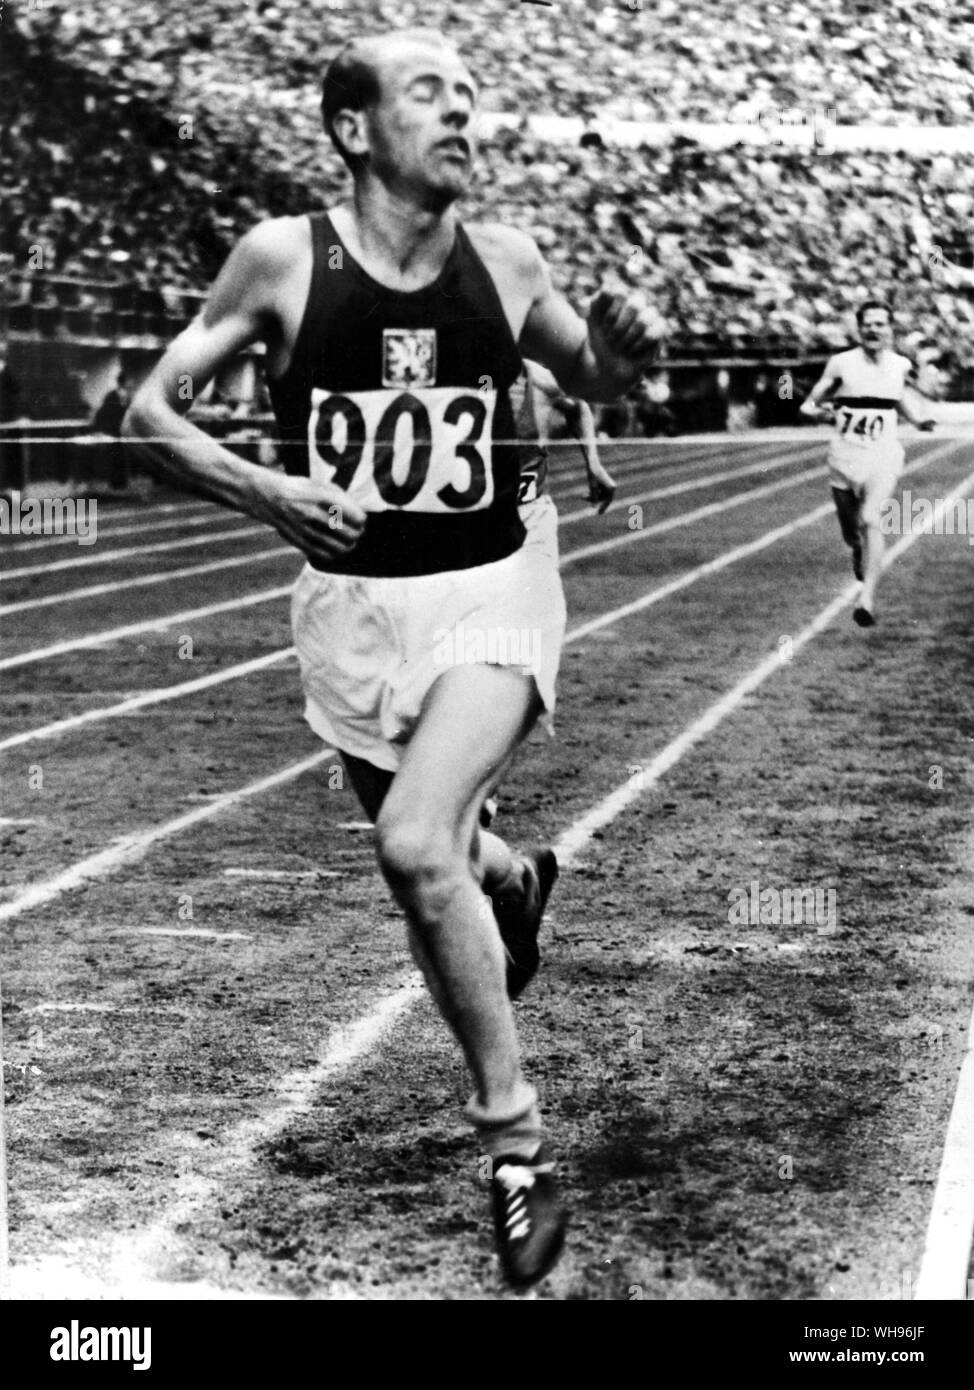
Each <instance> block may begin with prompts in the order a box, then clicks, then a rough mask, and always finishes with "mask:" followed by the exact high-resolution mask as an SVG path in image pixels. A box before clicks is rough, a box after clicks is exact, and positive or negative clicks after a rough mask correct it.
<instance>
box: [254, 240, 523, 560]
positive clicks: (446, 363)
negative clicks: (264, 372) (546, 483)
mask: <svg viewBox="0 0 974 1390" xmlns="http://www.w3.org/2000/svg"><path fill="white" fill-rule="evenodd" d="M310 222H311V232H312V255H313V260H312V272H311V287H310V290H309V293H308V302H307V305H306V307H305V312H304V317H303V320H302V323H301V328H300V330H299V332H298V337H297V341H296V343H295V346H294V352H293V354H292V358H291V362H290V364H289V366H288V369H287V371H286V372H285V373H284V374H283V376H281V377H279V378H278V379H277V380H273V379H271V378H270V377H268V387H269V390H270V396H271V403H272V405H273V407H274V413H275V415H276V417H277V423H278V428H279V431H280V437H281V439H282V441H284V442H283V444H282V447H281V455H282V461H283V463H284V466H285V468H286V469H287V471H288V472H289V473H297V474H303V475H305V476H310V477H311V478H318V479H321V480H322V481H327V482H331V483H334V484H335V485H336V486H338V487H340V488H343V489H344V490H345V491H347V492H348V493H349V495H350V496H352V497H354V498H355V500H356V501H358V502H359V503H360V504H361V505H362V507H363V508H364V510H365V511H366V513H367V519H366V524H365V530H364V531H363V533H362V536H361V538H360V539H359V541H358V543H357V544H356V545H355V546H354V547H353V549H352V550H351V551H349V552H348V553H347V554H346V555H343V556H341V557H340V558H336V559H335V560H334V561H333V562H331V563H330V564H329V565H328V566H327V569H328V570H329V571H330V572H335V573H339V574H359V575H376V576H383V577H399V576H406V575H418V574H434V573H437V572H439V571H442V570H463V569H469V568H470V567H472V566H474V565H484V564H488V563H490V562H491V561H494V560H501V559H503V558H504V557H505V556H507V555H510V554H512V553H513V552H514V551H515V550H517V549H518V548H519V547H520V545H521V544H522V542H523V540H524V527H523V526H522V524H521V521H520V518H519V517H518V513H517V488H518V463H519V460H518V453H517V449H516V446H514V445H512V444H511V443H509V442H507V443H504V442H500V441H510V440H512V439H513V438H514V421H513V417H512V410H511V402H510V396H509V390H510V387H511V386H512V384H513V383H514V381H515V379H516V378H517V376H518V373H519V372H520V369H521V356H520V353H519V352H518V348H517V344H516V343H515V341H514V338H513V335H512V334H511V330H510V326H509V324H508V322H507V319H506V317H505V315H504V310H503V307H502V305H501V302H500V298H499V296H498V293H497V290H496V288H495V286H494V282H493V280H492V279H491V277H490V274H489V272H488V271H487V268H486V266H485V265H484V263H483V261H482V260H481V259H480V257H479V256H478V255H477V252H476V251H475V250H474V248H473V246H472V245H471V243H470V239H469V237H468V236H467V234H466V232H464V230H463V228H462V227H460V226H458V227H457V233H456V240H455V242H454V245H453V249H452V250H451V252H450V255H449V256H448V258H447V260H446V263H445V265H444V266H443V269H442V271H441V272H440V274H439V276H438V277H437V278H436V280H435V281H433V283H432V284H430V285H427V286H425V287H424V288H423V289H420V290H414V291H408V292H404V291H400V290H393V289H388V288H386V287H385V286H384V285H380V284H379V283H378V281H376V280H373V279H372V277H371V276H370V275H369V274H368V273H367V272H366V271H365V270H364V269H363V267H362V266H361V265H359V263H358V262H357V261H356V260H354V259H353V257H352V256H351V255H350V254H349V252H348V249H347V248H346V247H345V245H344V243H343V242H342V240H341V238H340V237H339V236H338V233H337V232H336V231H335V228H334V226H333V224H332V221H331V219H330V217H329V216H328V215H327V213H320V214H315V215H313V216H312V217H311V218H310Z"/></svg>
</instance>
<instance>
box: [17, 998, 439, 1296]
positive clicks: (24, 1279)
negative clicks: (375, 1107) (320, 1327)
mask: <svg viewBox="0 0 974 1390" xmlns="http://www.w3.org/2000/svg"><path fill="white" fill-rule="evenodd" d="M425 993H426V990H425V987H424V985H423V983H422V981H421V980H420V978H419V977H418V976H417V975H414V974H412V972H410V974H409V975H405V976H400V977H399V981H398V983H397V984H396V986H395V987H394V988H393V989H392V990H391V991H389V992H388V993H386V994H385V995H383V996H382V997H381V998H380V999H379V1001H378V1003H377V1004H376V1005H375V1007H374V1008H372V1009H371V1010H370V1011H369V1012H368V1013H367V1014H365V1015H364V1016H363V1017H361V1018H358V1019H356V1020H355V1021H354V1022H353V1023H350V1024H340V1025H339V1026H338V1027H336V1028H334V1029H333V1030H332V1031H331V1033H329V1035H328V1039H327V1041H326V1042H325V1044H324V1046H323V1048H322V1050H321V1052H320V1054H319V1061H318V1062H317V1064H316V1065H315V1066H314V1067H312V1068H309V1069H307V1070H300V1071H292V1072H289V1073H287V1074H286V1075H284V1076H282V1077H281V1079H280V1080H279V1081H278V1082H277V1083H276V1085H275V1087H274V1099H273V1101H272V1103H271V1108H270V1109H269V1110H267V1111H265V1112H264V1113H263V1114H261V1115H259V1116H258V1117H256V1118H255V1119H248V1120H244V1121H242V1122H241V1123H240V1124H237V1125H234V1127H233V1128H232V1129H230V1130H229V1131H228V1132H227V1133H226V1134H221V1135H220V1138H219V1144H218V1145H217V1146H216V1147H215V1149H214V1151H213V1153H212V1155H211V1154H209V1153H207V1152H201V1153H199V1154H198V1156H197V1158H196V1163H197V1167H198V1168H202V1169H204V1171H203V1172H199V1171H197V1172H194V1173H186V1174H183V1176H182V1177H180V1178H179V1179H178V1181H177V1182H176V1183H175V1184H174V1190H173V1194H172V1197H171V1198H167V1203H166V1214H165V1216H163V1217H161V1218H160V1219H159V1220H157V1221H156V1222H154V1223H153V1224H152V1225H151V1226H148V1227H146V1228H145V1229H143V1230H142V1231H137V1232H132V1233H126V1234H124V1235H114V1236H111V1237H109V1238H108V1239H107V1240H106V1241H104V1242H99V1243H98V1255H99V1261H98V1263H99V1269H100V1270H103V1271H104V1273H102V1274H100V1275H99V1277H98V1279H97V1281H96V1280H93V1279H90V1278H84V1276H81V1275H80V1274H79V1272H77V1271H71V1270H65V1269H64V1266H63V1264H56V1263H55V1261H54V1260H53V1258H52V1257H48V1258H47V1260H46V1261H45V1262H44V1266H45V1267H44V1269H43V1270H41V1269H39V1268H38V1266H36V1265H35V1266H30V1265H16V1266H14V1267H13V1269H12V1270H11V1282H12V1284H13V1292H14V1296H15V1297H17V1298H32V1297H37V1294H36V1292H35V1290H36V1289H37V1288H38V1287H39V1275H41V1274H42V1273H43V1274H44V1276H45V1278H44V1285H43V1286H44V1287H45V1289H46V1292H45V1294H44V1297H48V1298H49V1297H52V1296H53V1294H52V1292H51V1290H52V1289H57V1288H58V1287H64V1286H67V1287H69V1288H71V1287H77V1286H79V1280H83V1282H82V1283H81V1284H80V1286H81V1287H83V1288H84V1289H85V1290H86V1296H88V1297H103V1296H105V1293H106V1289H108V1290H112V1291H113V1296H114V1295H115V1294H117V1295H118V1296H121V1297H124V1298H132V1297H136V1296H137V1297H143V1298H156V1299H159V1298H182V1297H184V1296H185V1293H184V1290H186V1289H187V1288H191V1289H192V1290H193V1291H194V1294H193V1296H194V1297H196V1298H246V1297H247V1295H246V1294H244V1293H238V1292H236V1291H233V1290H225V1289H220V1288H219V1286H215V1285H214V1284H213V1283H212V1282H210V1281H207V1282H205V1283H204V1282H202V1281H194V1282H193V1283H192V1284H188V1285H186V1284H178V1283H175V1282H173V1281H168V1280H165V1281H164V1280H155V1279H153V1278H152V1277H151V1270H152V1267H153V1266H155V1267H158V1266H159V1264H161V1263H165V1262H166V1261H167V1260H168V1259H169V1258H170V1257H171V1255H172V1253H173V1249H174V1246H181V1240H180V1237H179V1236H178V1235H177V1232H178V1230H179V1228H180V1227H181V1226H183V1225H184V1224H186V1223H187V1222H188V1221H191V1220H192V1218H193V1216H194V1215H195V1214H196V1212H198V1211H199V1210H200V1208H201V1207H207V1206H212V1205H213V1203H214V1201H215V1200H216V1199H217V1198H218V1196H219V1194H220V1192H221V1190H223V1189H224V1187H225V1184H226V1181H227V1178H228V1176H229V1174H230V1173H231V1172H238V1173H239V1172H243V1171H246V1169H247V1167H248V1166H249V1165H250V1163H251V1161H252V1158H253V1153H254V1150H255V1149H256V1148H258V1147H259V1146H261V1145H265V1144H267V1143H269V1142H270V1141H271V1140H273V1139H274V1138H275V1137H276V1136H277V1135H278V1134H281V1133H282V1132H283V1131H284V1130H286V1129H287V1128H288V1127H289V1126H290V1125H292V1124H293V1123H294V1121H295V1120H296V1119H297V1118H298V1117H299V1116H301V1115H306V1114H308V1113H309V1112H310V1110H311V1108H312V1106H313V1105H314V1102H315V1097H316V1095H317V1093H318V1091H319V1090H320V1089H321V1087H322V1086H324V1085H326V1084H327V1083H328V1082H329V1081H331V1080H332V1078H333V1077H336V1076H341V1075H343V1074H344V1073H345V1072H347V1071H348V1070H349V1068H350V1067H353V1066H354V1065H355V1064H356V1062H359V1061H361V1060H362V1059H363V1058H365V1057H367V1056H368V1055H369V1054H370V1053H371V1052H373V1051H374V1050H375V1048H376V1047H378V1046H379V1045H380V1043H382V1042H383V1040H384V1039H385V1037H386V1036H387V1034H388V1033H390V1032H391V1030H392V1029H393V1028H394V1027H395V1025H396V1023H398V1021H399V1019H400V1018H402V1016H403V1015H404V1014H405V1013H407V1012H408V1011H409V1010H410V1009H411V1008H412V1007H413V1005H414V1004H416V1003H417V1001H418V1000H419V999H421V998H422V997H423V996H424V995H425ZM106 1247H107V1248H106ZM208 1259H209V1257H208ZM209 1263H210V1265H211V1268H212V1261H209ZM222 1273H223V1274H224V1277H226V1278H227V1280H228V1281H229V1280H232V1279H233V1277H234V1274H233V1270H232V1269H231V1267H230V1264H229V1261H228V1260H226V1261H225V1264H224V1270H223V1271H222ZM135 1290H137V1291H138V1293H134V1292H133V1291H135Z"/></svg>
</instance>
